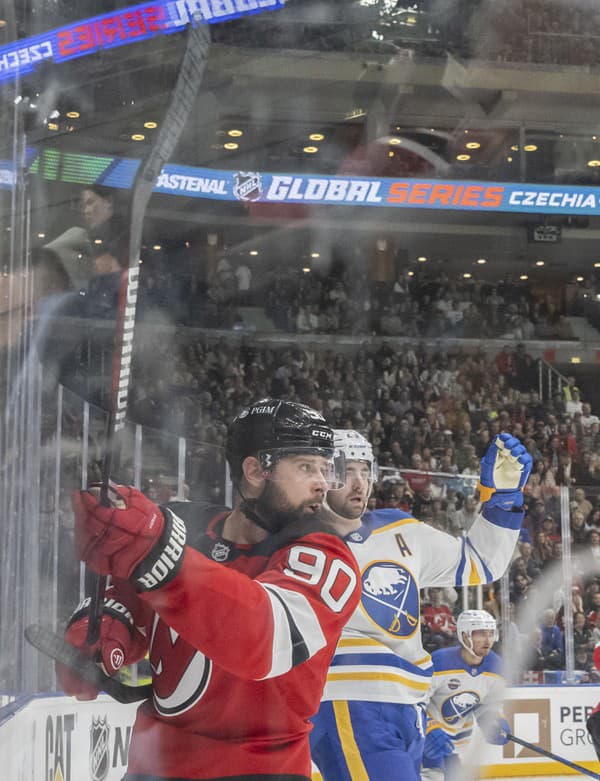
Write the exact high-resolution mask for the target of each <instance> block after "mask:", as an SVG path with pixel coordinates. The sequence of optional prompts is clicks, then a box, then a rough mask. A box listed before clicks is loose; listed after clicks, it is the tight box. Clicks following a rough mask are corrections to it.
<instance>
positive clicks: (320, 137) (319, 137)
mask: <svg viewBox="0 0 600 781" xmlns="http://www.w3.org/2000/svg"><path fill="white" fill-rule="evenodd" d="M309 138H310V140H311V141H323V139H324V138H325V136H324V135H323V133H311V134H310V136H309Z"/></svg>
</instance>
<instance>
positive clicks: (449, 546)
mask: <svg viewBox="0 0 600 781" xmlns="http://www.w3.org/2000/svg"><path fill="white" fill-rule="evenodd" d="M522 520H523V513H522V512H521V511H519V512H510V511H506V510H501V509H500V508H492V509H488V508H485V507H484V508H483V510H482V513H481V514H480V515H479V516H478V517H477V519H476V520H475V521H474V523H473V525H472V526H471V528H470V529H469V532H468V534H467V535H466V537H462V538H459V539H457V538H455V537H451V536H450V535H449V534H446V533H445V532H442V531H439V530H438V529H434V528H432V527H431V526H427V525H426V524H424V523H421V522H420V521H417V520H416V519H415V518H413V517H412V516H410V515H408V514H407V513H403V512H400V511H398V510H392V509H389V510H375V511H374V512H371V513H367V514H366V515H365V516H363V519H362V526H361V527H360V528H359V529H358V530H356V531H354V532H351V533H350V534H349V535H348V536H347V537H346V542H348V543H349V545H350V548H351V550H352V552H353V554H354V555H355V557H356V559H357V561H358V565H359V568H360V570H361V575H362V595H361V602H360V604H359V606H358V608H357V609H356V610H355V612H354V613H353V615H352V617H351V619H350V621H349V622H348V624H346V627H345V628H344V631H343V632H342V637H341V639H340V641H339V643H338V646H337V648H336V652H335V655H334V658H333V660H332V664H331V667H330V668H329V672H328V675H327V683H326V686H325V691H324V694H323V698H322V699H324V700H363V701H371V702H400V703H413V704H414V703H418V702H423V701H424V700H425V697H426V694H427V690H428V689H429V684H430V681H431V676H432V672H433V666H432V663H431V656H430V655H429V654H428V653H427V652H426V651H425V649H424V648H423V643H422V639H421V627H420V620H419V618H420V611H421V604H420V595H419V589H421V588H424V587H426V586H475V585H478V584H479V583H491V582H492V581H494V580H498V578H500V577H501V576H502V574H503V573H504V571H505V570H506V568H507V566H508V565H509V563H510V559H511V556H512V554H513V551H514V547H515V545H516V542H517V539H518V536H519V529H520V527H521V523H522Z"/></svg>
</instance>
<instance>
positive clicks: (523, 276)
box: [519, 274, 529, 282]
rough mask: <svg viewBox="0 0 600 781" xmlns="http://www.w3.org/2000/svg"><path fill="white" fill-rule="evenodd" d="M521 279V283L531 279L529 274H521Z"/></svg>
mask: <svg viewBox="0 0 600 781" xmlns="http://www.w3.org/2000/svg"><path fill="white" fill-rule="evenodd" d="M519 279H520V280H521V282H526V281H527V280H528V279H529V277H528V276H527V274H521V276H520V277H519Z"/></svg>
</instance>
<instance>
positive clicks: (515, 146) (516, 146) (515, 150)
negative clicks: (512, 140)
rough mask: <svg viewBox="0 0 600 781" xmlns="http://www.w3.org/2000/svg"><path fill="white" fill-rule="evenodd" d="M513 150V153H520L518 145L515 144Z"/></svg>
mask: <svg viewBox="0 0 600 781" xmlns="http://www.w3.org/2000/svg"><path fill="white" fill-rule="evenodd" d="M511 149H512V151H513V152H518V151H519V146H518V144H513V145H512V146H511Z"/></svg>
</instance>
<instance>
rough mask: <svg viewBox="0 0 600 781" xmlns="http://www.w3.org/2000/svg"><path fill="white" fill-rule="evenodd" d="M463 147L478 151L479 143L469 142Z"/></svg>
mask: <svg viewBox="0 0 600 781" xmlns="http://www.w3.org/2000/svg"><path fill="white" fill-rule="evenodd" d="M465 146H466V147H467V149H479V147H480V146H481V144H480V143H479V141H469V143H468V144H465Z"/></svg>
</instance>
